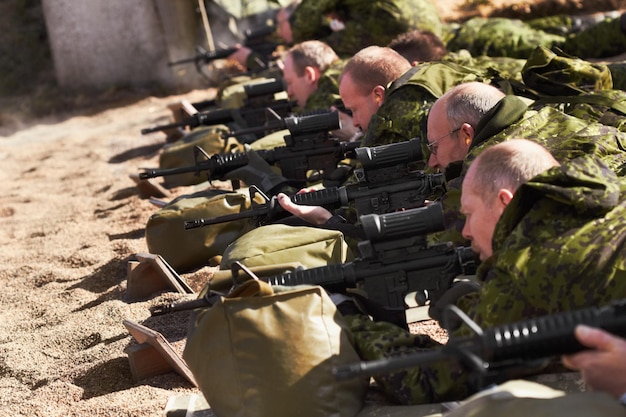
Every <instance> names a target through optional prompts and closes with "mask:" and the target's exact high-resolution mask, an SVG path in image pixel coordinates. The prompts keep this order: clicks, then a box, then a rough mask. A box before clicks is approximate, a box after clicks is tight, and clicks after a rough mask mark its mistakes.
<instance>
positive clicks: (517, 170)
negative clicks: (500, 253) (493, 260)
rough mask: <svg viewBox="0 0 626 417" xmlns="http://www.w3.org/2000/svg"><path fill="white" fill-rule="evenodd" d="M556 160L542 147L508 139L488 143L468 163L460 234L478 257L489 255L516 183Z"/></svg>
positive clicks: (462, 197) (537, 172) (531, 176)
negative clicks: (462, 222) (499, 221)
mask: <svg viewBox="0 0 626 417" xmlns="http://www.w3.org/2000/svg"><path fill="white" fill-rule="evenodd" d="M557 165H559V163H558V162H557V161H556V160H555V159H554V157H553V156H552V155H551V154H550V152H548V150H547V149H546V148H544V147H543V146H541V145H539V144H537V143H535V142H531V141H529V140H526V139H511V140H508V141H506V142H502V143H499V144H497V145H494V146H490V147H488V148H487V149H485V150H484V151H483V152H481V153H480V155H478V157H477V158H476V159H475V160H474V161H473V162H472V164H471V165H470V167H469V170H468V171H467V174H466V175H465V178H464V180H463V190H462V194H461V213H462V214H464V215H465V226H464V227H463V237H464V238H466V239H469V240H471V241H472V249H473V250H474V251H475V252H476V253H478V255H479V256H480V259H481V260H485V259H487V258H488V257H490V256H491V254H492V252H493V250H492V246H491V242H492V239H493V232H494V230H495V228H496V223H498V220H499V219H500V216H501V215H502V212H504V209H505V208H506V206H507V205H508V204H509V203H510V202H511V199H512V198H513V194H515V191H516V190H517V189H518V188H519V186H520V185H521V184H523V183H525V182H528V181H529V180H530V179H531V178H533V177H534V176H536V175H538V174H540V173H542V172H544V171H545V170H547V169H549V168H551V167H553V166H557Z"/></svg>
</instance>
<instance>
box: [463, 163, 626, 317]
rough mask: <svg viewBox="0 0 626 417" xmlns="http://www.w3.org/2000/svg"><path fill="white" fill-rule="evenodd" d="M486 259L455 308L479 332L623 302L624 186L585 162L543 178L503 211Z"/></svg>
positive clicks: (524, 187)
mask: <svg viewBox="0 0 626 417" xmlns="http://www.w3.org/2000/svg"><path fill="white" fill-rule="evenodd" d="M493 253H494V254H493V256H492V257H491V258H489V259H487V260H486V261H484V262H483V263H482V264H481V266H480V267H479V269H478V273H477V275H478V278H479V279H480V280H481V282H482V289H481V292H480V294H473V295H471V296H466V297H465V298H464V299H462V300H461V301H460V302H459V305H460V306H462V307H463V309H464V311H466V312H468V313H469V314H470V316H471V317H473V318H474V319H475V320H476V321H477V322H479V323H480V324H481V326H485V327H492V326H496V325H501V324H504V323H509V322H513V321H517V320H522V319H524V318H528V317H537V316H542V315H546V314H550V313H554V312H557V311H568V310H573V309H579V308H583V307H593V306H599V305H603V304H606V303H608V302H610V301H612V300H615V299H619V298H624V297H626V180H624V179H623V178H619V177H617V176H616V175H615V173H614V172H613V171H612V170H611V169H609V168H608V167H607V166H606V165H605V164H604V163H602V162H601V161H600V160H599V159H598V158H594V157H589V156H584V157H581V158H576V159H574V160H572V161H569V162H567V163H564V164H563V165H562V166H560V167H555V168H552V169H550V170H548V171H546V172H544V173H543V174H541V175H539V176H537V177H535V178H534V179H532V180H531V181H529V182H528V183H526V184H524V185H522V186H521V187H520V188H519V190H518V191H517V192H516V193H515V196H514V197H513V199H512V200H511V202H510V204H509V205H508V206H507V208H506V209H505V210H504V212H503V214H502V217H501V218H500V220H499V221H498V224H497V225H496V229H495V232H494V237H493Z"/></svg>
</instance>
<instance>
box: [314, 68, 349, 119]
mask: <svg viewBox="0 0 626 417" xmlns="http://www.w3.org/2000/svg"><path fill="white" fill-rule="evenodd" d="M346 62H347V61H346V60H338V61H336V62H334V63H333V64H332V65H331V66H330V67H328V68H327V69H326V71H324V73H323V74H322V76H321V77H320V79H319V81H318V83H317V89H316V90H315V91H314V92H313V94H311V95H310V96H309V98H308V99H307V101H306V106H305V108H304V111H305V112H309V111H312V110H320V109H328V108H330V106H333V105H339V104H341V97H340V96H339V76H340V75H341V70H342V69H343V67H344V66H345V65H346Z"/></svg>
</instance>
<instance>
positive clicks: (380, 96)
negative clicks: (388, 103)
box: [372, 85, 385, 107]
mask: <svg viewBox="0 0 626 417" xmlns="http://www.w3.org/2000/svg"><path fill="white" fill-rule="evenodd" d="M372 94H374V101H376V105H377V106H378V107H380V106H382V105H383V102H384V101H385V87H383V86H382V85H377V86H376V87H374V89H373V90H372Z"/></svg>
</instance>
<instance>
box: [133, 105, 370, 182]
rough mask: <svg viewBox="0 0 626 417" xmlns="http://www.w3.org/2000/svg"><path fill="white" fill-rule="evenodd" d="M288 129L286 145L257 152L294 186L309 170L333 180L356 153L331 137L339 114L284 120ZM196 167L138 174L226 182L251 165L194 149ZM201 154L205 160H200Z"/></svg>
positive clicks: (240, 156)
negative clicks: (228, 176) (190, 176)
mask: <svg viewBox="0 0 626 417" xmlns="http://www.w3.org/2000/svg"><path fill="white" fill-rule="evenodd" d="M282 123H283V124H284V126H285V127H286V128H287V129H288V130H289V134H288V135H286V136H285V138H284V139H285V146H279V147H276V148H274V149H267V150H258V151H256V153H257V154H258V155H259V156H260V157H261V158H263V159H264V160H265V161H267V163H268V164H270V165H276V166H277V167H279V168H280V170H281V172H282V175H283V176H284V177H285V178H287V180H289V181H290V182H291V183H292V184H293V185H294V186H298V187H302V186H304V185H305V184H306V181H307V173H308V171H309V170H315V171H319V172H322V177H331V176H332V173H333V171H335V170H336V169H337V164H338V163H339V162H340V161H341V160H343V159H345V158H346V156H345V155H346V154H347V153H349V152H350V151H352V150H354V149H355V148H356V147H357V146H358V145H359V143H358V142H340V141H339V140H337V139H335V138H332V137H331V135H330V133H329V131H331V130H335V129H338V128H339V127H340V122H339V115H338V113H337V112H336V111H333V112H326V113H321V114H315V115H311V116H292V117H287V118H284V119H282ZM194 153H195V160H196V162H195V164H194V165H191V166H187V167H180V168H167V169H146V170H144V171H143V172H140V173H139V178H140V179H148V178H154V177H161V176H167V175H176V174H184V173H189V172H195V173H197V174H198V175H200V173H202V172H205V173H206V174H207V179H208V180H223V179H225V175H226V174H228V173H229V172H231V171H233V170H235V169H237V168H241V167H243V166H245V165H247V164H248V156H247V154H246V153H245V152H233V153H224V154H215V155H212V156H209V155H207V154H206V153H204V151H202V150H201V149H198V148H195V149H194ZM200 154H202V155H204V157H205V158H206V159H205V160H200V158H199V157H200Z"/></svg>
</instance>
